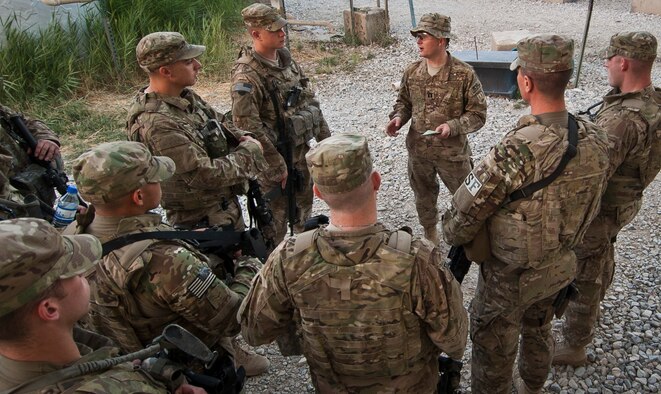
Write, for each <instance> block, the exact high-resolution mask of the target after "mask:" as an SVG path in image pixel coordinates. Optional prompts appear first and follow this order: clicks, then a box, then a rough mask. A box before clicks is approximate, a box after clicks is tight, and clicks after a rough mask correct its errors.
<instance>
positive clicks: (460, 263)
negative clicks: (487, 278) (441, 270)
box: [448, 245, 472, 284]
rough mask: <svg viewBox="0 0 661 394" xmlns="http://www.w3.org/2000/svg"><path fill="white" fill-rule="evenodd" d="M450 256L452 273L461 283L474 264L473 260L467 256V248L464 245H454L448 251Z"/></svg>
mask: <svg viewBox="0 0 661 394" xmlns="http://www.w3.org/2000/svg"><path fill="white" fill-rule="evenodd" d="M448 258H449V259H450V264H449V268H450V272H452V275H453V276H454V277H455V279H457V281H458V282H459V284H461V282H463V281H464V277H465V276H466V274H467V273H468V270H469V269H470V268H471V264H472V262H471V261H470V260H468V257H466V250H465V249H464V247H463V245H460V246H452V247H451V248H450V252H449V253H448Z"/></svg>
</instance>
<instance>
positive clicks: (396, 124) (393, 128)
mask: <svg viewBox="0 0 661 394" xmlns="http://www.w3.org/2000/svg"><path fill="white" fill-rule="evenodd" d="M401 128H402V119H401V118H400V117H399V116H396V117H394V118H392V120H391V121H390V122H388V124H387V125H386V134H387V135H389V136H391V137H396V136H398V135H399V133H398V132H397V131H399V129H401Z"/></svg>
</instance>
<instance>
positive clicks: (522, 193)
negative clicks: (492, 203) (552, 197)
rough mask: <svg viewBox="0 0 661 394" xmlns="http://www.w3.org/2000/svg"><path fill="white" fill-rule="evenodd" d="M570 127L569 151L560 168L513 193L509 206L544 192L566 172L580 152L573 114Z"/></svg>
mask: <svg viewBox="0 0 661 394" xmlns="http://www.w3.org/2000/svg"><path fill="white" fill-rule="evenodd" d="M568 126H569V127H568V128H569V133H568V139H569V145H567V150H565V153H564V154H563V155H562V158H561V159H560V163H558V166H557V167H556V168H555V170H553V172H552V173H551V175H549V176H547V177H546V178H544V179H542V180H539V181H537V182H534V183H531V184H530V185H528V186H526V187H524V188H521V189H519V190H516V191H514V192H512V194H510V195H509V197H508V199H507V201H506V203H507V204H508V203H511V202H514V201H516V200H519V199H522V198H525V197H529V196H531V195H533V194H534V193H536V192H537V191H539V190H542V189H543V188H545V187H546V186H548V185H550V184H551V182H553V181H554V180H555V179H556V178H557V177H559V176H560V174H562V172H563V171H564V170H565V167H567V163H569V160H571V159H572V158H574V156H576V153H577V152H578V151H577V150H576V146H577V145H578V123H577V122H576V118H574V115H572V114H569V122H568Z"/></svg>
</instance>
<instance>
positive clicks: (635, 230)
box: [212, 0, 661, 393]
mask: <svg viewBox="0 0 661 394" xmlns="http://www.w3.org/2000/svg"><path fill="white" fill-rule="evenodd" d="M383 3H384V2H383V1H382V4H383ZM595 3H596V4H595V6H594V10H593V15H592V24H591V29H590V35H589V38H588V43H587V45H586V49H585V58H584V62H583V69H582V73H581V78H580V84H579V88H577V89H571V90H569V91H568V92H567V94H566V97H567V106H568V108H569V110H570V111H572V112H575V111H577V110H579V109H584V108H587V107H588V106H589V105H590V104H592V103H595V102H597V101H599V100H600V97H601V96H602V95H603V94H604V93H606V92H607V91H608V86H607V83H606V72H605V70H604V69H603V67H602V61H601V60H600V59H599V58H598V52H599V51H600V50H601V49H603V48H604V47H605V46H606V45H607V42H608V39H609V37H610V36H611V35H612V34H614V33H615V32H618V31H623V30H635V29H645V30H648V31H650V32H652V33H653V34H655V35H656V36H657V37H659V38H661V17H659V16H654V15H645V14H632V13H630V12H629V4H630V2H629V1H628V0H627V1H624V0H600V1H598V2H595ZM286 4H287V11H288V13H289V15H290V18H291V17H293V18H295V19H325V20H328V21H330V22H331V23H332V24H333V25H334V26H336V27H337V28H338V30H340V31H341V30H342V16H341V12H342V10H344V9H348V2H347V1H339V0H326V1H324V2H316V1H315V2H312V1H309V0H287V1H286ZM354 5H355V6H356V7H364V6H374V5H375V2H374V1H359V0H356V1H354ZM415 6H416V9H415V13H416V16H417V19H419V18H420V16H421V15H422V14H423V13H426V12H441V13H445V14H448V15H450V16H451V17H452V19H453V20H452V30H453V32H454V33H455V34H456V35H457V37H458V38H457V39H456V40H453V42H452V44H451V48H450V50H451V51H452V50H463V49H472V48H473V46H474V44H473V40H474V39H475V40H477V45H478V47H479V49H483V50H488V49H489V48H490V40H491V32H493V31H503V30H516V29H526V30H529V31H531V32H533V33H548V32H555V33H560V34H564V35H567V36H569V37H572V38H574V39H575V40H576V42H577V45H576V46H577V53H578V49H579V47H580V45H581V44H580V43H581V41H582V33H583V28H584V24H585V18H586V15H587V7H588V0H580V1H577V2H575V3H569V4H552V3H546V2H543V1H540V0H481V1H475V0H464V1H457V0H451V1H443V2H439V1H432V0H418V1H415ZM389 7H390V18H391V31H392V33H393V35H394V36H395V37H396V38H397V42H396V43H395V44H393V45H391V46H389V47H386V48H381V47H371V48H370V49H369V50H370V52H371V53H372V54H373V55H374V57H373V58H371V59H370V60H367V61H365V62H363V63H361V64H360V65H359V66H358V67H357V68H356V69H355V70H354V71H352V72H351V73H341V72H339V73H333V74H328V75H315V76H314V77H313V81H314V83H315V84H316V89H317V91H318V95H319V98H320V101H321V103H322V109H323V111H324V114H325V116H326V119H327V120H328V123H329V125H330V127H331V130H332V131H333V133H338V132H351V133H359V134H363V135H365V136H366V137H367V138H368V140H369V144H370V148H371V151H372V154H373V156H374V161H375V163H376V166H377V168H378V169H379V171H380V172H381V173H382V175H383V185H382V189H381V193H380V195H379V214H380V219H381V220H382V221H383V222H385V223H386V224H387V225H389V226H390V227H392V228H397V227H400V226H403V225H409V226H411V227H412V228H413V229H414V231H415V232H416V233H417V234H418V235H420V234H421V233H422V228H421V227H420V226H419V224H418V221H417V215H416V212H415V207H414V203H413V194H412V191H411V189H410V187H409V184H408V180H407V176H406V150H405V148H404V136H399V137H397V138H388V137H386V136H385V135H384V133H383V129H384V126H385V124H386V122H387V115H388V113H389V112H390V110H391V108H392V104H393V103H394V101H395V98H396V92H395V91H394V90H393V89H392V87H391V85H392V83H393V82H398V81H399V80H400V78H401V73H402V71H403V69H404V67H405V66H406V65H407V64H409V63H410V62H412V61H414V60H415V59H416V58H417V57H418V54H417V48H416V47H415V43H414V41H413V39H412V38H411V36H410V34H409V33H408V30H409V29H410V16H409V8H408V2H407V1H405V0H391V1H390V2H389ZM478 10H482V11H478ZM476 11H478V12H476ZM292 34H294V35H296V36H298V37H299V38H300V39H304V40H327V39H328V37H329V34H328V32H327V31H325V30H324V29H323V28H304V29H302V30H301V29H299V30H298V31H296V32H293V33H292ZM305 66H306V64H304V67H305ZM307 66H308V67H307V69H308V70H309V71H308V72H309V73H311V72H312V69H313V67H312V65H307ZM653 80H654V84H655V85H657V86H660V85H661V62H660V61H659V60H658V59H657V62H656V64H655V69H654V72H653ZM223 88H226V86H223ZM214 96H215V99H216V100H213V99H212V102H213V104H215V105H217V106H218V107H221V108H228V107H229V106H230V103H229V102H228V101H227V100H228V99H227V96H226V95H224V94H221V95H217V96H216V95H214ZM528 111H529V109H528V108H527V106H526V105H525V103H522V102H521V101H517V100H509V99H504V98H493V97H489V98H488V115H487V123H486V125H485V126H484V127H483V128H482V129H481V130H479V131H478V132H477V133H475V134H472V135H471V136H470V144H471V147H472V150H473V154H474V159H476V160H479V159H481V158H482V157H483V156H484V155H485V154H486V153H487V152H488V150H489V149H490V147H491V146H492V145H493V144H494V143H495V142H497V141H498V139H499V138H500V136H501V135H502V133H504V132H506V131H508V130H509V129H510V128H511V127H512V126H513V125H514V124H515V122H516V120H517V119H518V117H519V116H520V115H522V114H526V113H528ZM403 130H405V129H403ZM660 188H661V184H660V181H659V177H657V179H656V180H655V181H654V182H653V183H652V184H651V185H650V187H649V188H648V189H647V191H646V194H645V201H644V204H643V208H642V210H641V212H640V214H639V215H638V217H637V218H636V219H635V220H634V222H633V223H631V224H630V225H629V226H627V227H626V228H625V229H624V230H623V231H622V232H621V233H620V236H619V237H618V243H617V248H616V253H617V255H616V260H617V262H618V265H617V272H616V276H615V283H614V284H613V286H612V287H611V289H610V290H609V292H608V294H607V297H606V300H605V302H604V303H603V308H602V320H601V324H600V326H599V328H598V330H597V335H596V339H595V341H594V344H593V345H591V346H590V347H589V348H588V357H589V361H590V363H589V364H588V365H587V366H585V367H580V368H576V369H574V368H572V367H559V368H553V369H552V370H551V373H550V374H549V377H548V381H547V383H546V385H545V391H546V392H551V393H586V392H587V393H601V392H603V393H612V392H618V393H619V392H627V393H641V392H658V391H660V390H661V339H660V338H659V326H660V325H661V308H660V307H659V298H660V294H659V293H660V290H659V285H660V284H661V276H660V275H659V273H658V271H657V270H656V267H655V264H656V263H658V261H659V257H660V256H659V255H660V253H659V245H661V238H660V236H659V232H658V228H659V222H660V221H659V214H660V213H661V198H660V197H659V189H660ZM441 189H443V188H441ZM449 199H450V196H449V195H448V193H447V191H445V190H442V191H441V195H440V198H439V205H440V208H441V209H442V210H444V209H445V207H447V206H448V203H449ZM315 211H316V212H318V213H322V212H326V209H325V207H324V206H323V204H321V203H320V202H319V201H315ZM476 274H477V270H476V269H475V267H473V269H472V270H471V272H470V273H469V276H468V277H467V279H466V281H465V282H464V285H463V289H464V298H465V303H466V306H468V303H469V302H470V300H471V299H472V297H473V294H474V290H475V284H476ZM556 328H557V327H556ZM470 349H471V344H470V341H469V345H468V349H467V350H466V353H465V357H464V361H465V362H466V367H464V371H463V380H462V386H463V388H464V389H465V390H466V391H470V388H469V384H470V367H469V365H470ZM257 350H258V352H260V353H262V354H266V355H267V356H268V357H269V359H270V360H271V363H272V367H271V370H270V371H269V372H268V373H267V374H265V375H263V376H259V377H255V378H251V379H249V380H248V382H247V385H246V390H245V392H247V393H263V392H272V393H275V392H278V393H279V392H291V393H303V392H312V391H313V388H312V385H311V383H310V378H309V372H308V368H307V364H306V362H305V359H303V358H301V357H282V356H281V355H280V354H279V353H278V350H277V347H276V346H275V345H270V346H262V347H259V348H258V349H257Z"/></svg>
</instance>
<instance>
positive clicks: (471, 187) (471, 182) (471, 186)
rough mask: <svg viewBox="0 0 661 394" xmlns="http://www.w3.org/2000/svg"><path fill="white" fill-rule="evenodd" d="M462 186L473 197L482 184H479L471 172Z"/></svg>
mask: <svg viewBox="0 0 661 394" xmlns="http://www.w3.org/2000/svg"><path fill="white" fill-rule="evenodd" d="M464 186H466V189H467V190H468V192H469V193H470V194H471V195H472V196H473V197H475V196H476V195H477V193H478V192H479V191H480V189H482V182H480V180H479V179H477V177H476V176H475V174H473V172H472V171H471V172H470V173H469V174H468V176H466V179H464Z"/></svg>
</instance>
